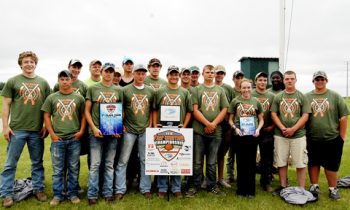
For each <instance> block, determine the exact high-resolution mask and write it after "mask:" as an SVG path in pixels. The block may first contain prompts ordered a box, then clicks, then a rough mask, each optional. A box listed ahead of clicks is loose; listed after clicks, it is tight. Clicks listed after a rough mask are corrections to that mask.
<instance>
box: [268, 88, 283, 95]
mask: <svg viewBox="0 0 350 210" xmlns="http://www.w3.org/2000/svg"><path fill="white" fill-rule="evenodd" d="M267 91H270V92H271V93H273V94H275V95H277V94H278V93H280V92H282V91H283V90H282V89H279V90H274V89H272V87H270V88H269V89H267Z"/></svg>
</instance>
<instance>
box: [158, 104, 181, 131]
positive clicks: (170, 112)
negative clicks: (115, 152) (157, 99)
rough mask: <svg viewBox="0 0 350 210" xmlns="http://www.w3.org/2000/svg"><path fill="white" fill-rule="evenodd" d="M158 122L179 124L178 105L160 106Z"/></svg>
mask: <svg viewBox="0 0 350 210" xmlns="http://www.w3.org/2000/svg"><path fill="white" fill-rule="evenodd" d="M160 123H161V124H162V125H165V126H177V125H179V124H180V106H164V105H162V106H160Z"/></svg>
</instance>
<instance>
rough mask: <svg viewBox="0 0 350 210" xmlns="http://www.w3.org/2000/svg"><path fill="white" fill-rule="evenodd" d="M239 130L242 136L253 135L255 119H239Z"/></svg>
mask: <svg viewBox="0 0 350 210" xmlns="http://www.w3.org/2000/svg"><path fill="white" fill-rule="evenodd" d="M239 124H240V129H241V132H242V134H243V136H251V135H254V134H255V130H256V127H255V118H254V117H240V118H239Z"/></svg>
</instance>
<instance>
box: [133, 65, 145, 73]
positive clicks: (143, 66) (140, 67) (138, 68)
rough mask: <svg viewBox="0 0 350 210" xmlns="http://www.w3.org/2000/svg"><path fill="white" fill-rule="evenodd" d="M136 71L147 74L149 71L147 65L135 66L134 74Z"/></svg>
mask: <svg viewBox="0 0 350 210" xmlns="http://www.w3.org/2000/svg"><path fill="white" fill-rule="evenodd" d="M135 71H145V72H147V69H146V67H145V65H143V64H137V65H135V66H134V69H133V70H132V72H135Z"/></svg>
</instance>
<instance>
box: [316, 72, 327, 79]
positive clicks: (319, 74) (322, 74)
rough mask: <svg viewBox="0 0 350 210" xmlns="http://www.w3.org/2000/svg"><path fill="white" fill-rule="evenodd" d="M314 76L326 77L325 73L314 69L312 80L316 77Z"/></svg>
mask: <svg viewBox="0 0 350 210" xmlns="http://www.w3.org/2000/svg"><path fill="white" fill-rule="evenodd" d="M316 77H323V78H325V79H328V78H327V74H326V72H324V71H316V72H315V73H314V75H313V77H312V80H314V79H316Z"/></svg>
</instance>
